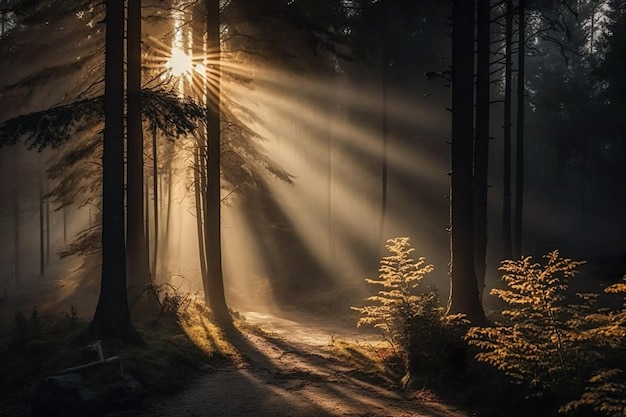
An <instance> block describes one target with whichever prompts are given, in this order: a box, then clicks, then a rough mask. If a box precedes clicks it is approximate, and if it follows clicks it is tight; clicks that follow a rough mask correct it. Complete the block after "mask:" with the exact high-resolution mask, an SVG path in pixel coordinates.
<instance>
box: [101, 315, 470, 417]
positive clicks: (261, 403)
mask: <svg viewBox="0 0 626 417" xmlns="http://www.w3.org/2000/svg"><path fill="white" fill-rule="evenodd" d="M241 315H242V316H243V317H245V323H247V324H246V325H245V326H243V327H242V329H241V330H237V331H234V333H233V334H232V335H230V337H229V339H231V343H232V344H233V345H234V346H235V347H236V348H237V349H238V351H239V352H240V353H241V354H242V357H243V360H242V361H241V363H237V364H228V365H222V366H219V367H217V368H213V367H208V369H207V371H206V373H204V374H203V375H201V376H200V377H198V378H197V379H194V380H192V381H190V382H189V383H188V384H187V386H186V387H185V388H184V390H183V391H181V392H179V393H177V394H173V395H171V396H161V397H160V398H147V399H145V400H144V401H143V404H142V405H141V409H140V410H137V409H135V410H125V411H117V412H115V413H111V414H109V417H126V416H129V417H130V416H137V417H147V416H151V417H174V416H176V417H204V416H207V417H208V416H221V417H231V416H232V417H235V416H237V417H245V416H255V417H265V416H285V417H287V416H289V417H300V416H301V417H305V416H306V417H325V416H367V417H383V416H386V417H409V416H412V417H417V416H421V417H466V416H467V414H464V413H462V412H460V411H457V410H454V409H453V408H451V407H449V406H447V405H445V404H443V403H442V402H441V401H439V400H438V399H437V398H436V396H435V395H434V394H432V393H430V392H425V391H418V392H409V391H405V390H402V389H401V388H400V387H399V386H398V385H397V381H394V380H392V379H391V378H388V377H386V376H385V375H384V373H372V372H364V371H363V368H362V367H360V366H359V365H358V364H357V363H355V362H354V355H353V356H352V359H351V360H350V359H347V358H346V357H345V356H343V357H342V355H341V354H340V352H339V351H340V350H341V348H340V346H344V347H345V346H348V349H350V348H349V346H351V345H352V346H354V344H358V345H360V346H361V347H371V348H372V351H374V346H376V344H381V343H382V342H381V338H380V336H378V335H375V334H371V333H370V334H367V333H362V332H358V331H357V329H355V328H348V327H347V326H342V325H341V324H338V323H337V322H333V321H331V320H319V319H317V318H315V319H314V320H312V319H311V318H309V317H307V316H306V315H302V314H299V313H294V314H290V315H289V317H290V318H289V319H286V318H281V317H277V316H275V315H272V314H268V313H259V312H245V313H241ZM342 344H343V345H342ZM352 353H354V352H352ZM357 356H358V355H357ZM363 359H365V358H363Z"/></svg>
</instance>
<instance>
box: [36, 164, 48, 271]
mask: <svg viewBox="0 0 626 417" xmlns="http://www.w3.org/2000/svg"><path fill="white" fill-rule="evenodd" d="M37 158H38V166H37V170H38V171H39V172H38V174H39V175H38V176H37V177H38V190H39V275H43V274H44V272H45V265H46V259H45V258H46V256H45V244H44V227H45V217H44V212H43V211H44V203H43V166H42V165H41V154H38V155H37Z"/></svg>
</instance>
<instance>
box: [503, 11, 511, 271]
mask: <svg viewBox="0 0 626 417" xmlns="http://www.w3.org/2000/svg"><path fill="white" fill-rule="evenodd" d="M505 25H506V35H505V43H506V45H505V48H506V49H505V66H504V154H503V165H502V172H503V174H502V250H503V253H502V257H503V258H505V259H511V258H512V256H513V247H512V245H513V239H512V236H511V125H512V123H511V100H512V97H511V86H512V72H513V59H512V57H513V45H512V43H513V0H506V24H505Z"/></svg>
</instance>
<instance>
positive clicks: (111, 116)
mask: <svg viewBox="0 0 626 417" xmlns="http://www.w3.org/2000/svg"><path fill="white" fill-rule="evenodd" d="M105 21H106V47H105V66H104V79H105V84H104V143H103V155H102V283H101V288H100V296H99V298H98V305H97V307H96V311H95V314H94V316H93V320H92V321H91V324H90V325H89V327H88V328H87V330H86V332H85V333H84V334H83V335H82V336H83V337H82V338H81V339H82V340H83V341H92V340H97V339H121V340H122V341H124V342H126V343H135V344H142V343H143V341H142V339H141V336H139V334H138V333H137V331H136V330H135V328H134V327H133V325H132V323H131V320H130V312H129V309H128V299H127V291H126V251H125V244H124V234H125V233H124V232H125V229H124V1H123V0H106V20H105Z"/></svg>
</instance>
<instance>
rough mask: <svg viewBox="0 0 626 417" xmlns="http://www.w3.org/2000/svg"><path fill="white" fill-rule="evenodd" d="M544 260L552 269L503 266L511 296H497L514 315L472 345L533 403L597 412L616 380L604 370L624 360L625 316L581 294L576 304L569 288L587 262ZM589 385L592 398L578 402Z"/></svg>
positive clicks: (482, 330)
mask: <svg viewBox="0 0 626 417" xmlns="http://www.w3.org/2000/svg"><path fill="white" fill-rule="evenodd" d="M544 258H545V259H546V262H545V264H544V265H541V264H539V263H534V262H532V258H531V257H526V258H522V259H521V260H517V261H512V260H505V261H503V262H502V265H501V267H500V270H501V271H503V272H504V275H503V278H502V279H503V280H504V282H505V283H506V284H507V286H508V289H493V290H492V291H491V294H492V295H496V296H497V297H499V298H500V299H502V300H503V301H504V302H506V303H507V304H509V306H510V308H509V309H506V310H503V311H502V320H501V321H500V322H499V323H495V325H494V326H493V327H473V328H471V329H470V330H469V331H468V333H467V335H466V340H467V341H468V342H469V344H470V345H474V346H477V347H478V348H479V350H480V351H479V353H478V354H477V355H476V359H477V360H479V361H482V362H486V363H489V364H491V365H493V366H494V367H496V368H497V369H499V370H501V371H503V372H504V373H505V374H506V375H508V376H509V377H510V378H511V379H512V380H513V381H514V382H516V383H518V384H521V385H524V386H525V387H527V388H528V389H529V390H530V393H531V395H533V396H543V395H550V396H551V397H555V398H556V399H557V401H560V402H561V403H565V404H566V406H564V407H561V410H560V411H561V412H568V411H573V410H575V409H576V408H579V407H580V406H582V405H583V403H584V404H587V405H590V398H592V397H594V396H596V395H599V393H601V392H602V390H603V388H602V384H603V381H606V378H609V376H611V377H614V376H615V375H616V374H614V373H610V372H609V373H606V372H605V371H601V372H599V373H598V369H605V366H606V365H607V364H609V363H611V362H613V361H615V360H617V358H616V356H615V354H616V352H619V351H620V345H621V344H622V343H623V342H622V340H623V337H624V334H625V332H624V322H625V320H624V313H623V311H622V312H619V313H614V312H610V311H607V310H598V309H597V308H596V305H595V300H596V295H595V294H576V297H575V299H574V300H573V301H572V299H571V298H572V297H571V296H569V295H568V294H567V289H568V282H569V279H570V278H571V277H573V276H574V275H575V274H576V273H577V268H578V266H580V265H581V264H583V263H584V262H580V261H573V260H571V259H567V258H561V257H560V256H559V253H558V251H556V250H555V251H553V252H550V253H548V254H547V255H545V256H544ZM610 290H611V287H610V288H609V291H610ZM588 383H591V384H592V385H590V386H589V387H588V388H587V392H586V395H583V397H582V398H581V399H580V400H575V399H576V398H580V396H581V394H582V393H583V392H584V391H585V385H586V384H588ZM599 384H600V385H599ZM594 387H596V388H594ZM605 387H606V386H605ZM585 398H586V399H585ZM594 398H596V397H594ZM572 400H574V401H572ZM594 401H595V400H594ZM596 410H598V411H601V407H598V408H596ZM607 415H613V414H607Z"/></svg>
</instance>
